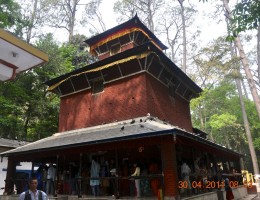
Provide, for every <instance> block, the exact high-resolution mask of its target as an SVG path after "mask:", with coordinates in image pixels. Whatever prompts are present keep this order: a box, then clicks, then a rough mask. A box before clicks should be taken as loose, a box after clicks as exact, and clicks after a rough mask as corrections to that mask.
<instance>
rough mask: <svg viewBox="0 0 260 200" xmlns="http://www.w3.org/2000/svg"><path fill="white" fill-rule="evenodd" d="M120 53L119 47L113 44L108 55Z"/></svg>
mask: <svg viewBox="0 0 260 200" xmlns="http://www.w3.org/2000/svg"><path fill="white" fill-rule="evenodd" d="M120 52H121V45H120V44H119V43H117V44H114V45H112V46H111V47H110V55H115V54H117V53H120Z"/></svg>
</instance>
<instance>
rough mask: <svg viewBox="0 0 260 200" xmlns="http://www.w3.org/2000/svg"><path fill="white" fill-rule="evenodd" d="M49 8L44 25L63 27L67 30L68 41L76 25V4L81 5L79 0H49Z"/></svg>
mask: <svg viewBox="0 0 260 200" xmlns="http://www.w3.org/2000/svg"><path fill="white" fill-rule="evenodd" d="M50 3H51V9H50V10H49V11H48V12H49V17H50V18H49V20H48V21H46V25H47V26H49V27H54V28H59V29H65V30H66V31H67V32H68V35H69V37H68V41H70V40H71V38H72V36H73V35H74V28H75V26H76V22H77V20H76V14H77V11H78V10H77V8H78V6H81V5H82V4H80V0H50Z"/></svg>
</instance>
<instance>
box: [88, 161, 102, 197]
mask: <svg viewBox="0 0 260 200" xmlns="http://www.w3.org/2000/svg"><path fill="white" fill-rule="evenodd" d="M99 172H100V164H99V163H98V162H97V160H96V157H94V156H93V158H92V163H91V168H90V177H91V178H94V179H90V186H91V189H92V194H93V195H94V196H98V195H99V185H100V180H99Z"/></svg>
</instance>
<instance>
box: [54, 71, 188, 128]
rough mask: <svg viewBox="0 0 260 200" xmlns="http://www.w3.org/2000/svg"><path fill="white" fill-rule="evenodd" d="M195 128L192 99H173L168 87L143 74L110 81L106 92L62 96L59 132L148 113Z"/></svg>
mask: <svg viewBox="0 0 260 200" xmlns="http://www.w3.org/2000/svg"><path fill="white" fill-rule="evenodd" d="M148 112H149V113H150V114H151V115H152V116H157V117H159V118H160V119H165V120H167V121H170V122H171V123H172V124H174V125H178V126H179V127H183V128H185V129H186V130H188V131H191V119H190V113H189V112H190V110H189V104H188V102H185V101H184V100H183V99H181V98H179V97H178V96H177V95H176V99H175V100H174V101H172V100H171V99H170V97H169V95H168V90H167V88H166V87H165V86H164V85H162V84H161V83H159V82H158V81H157V80H156V79H154V78H152V77H151V76H150V75H148V74H145V73H142V74H138V75H135V76H132V77H128V78H125V79H122V80H119V81H116V82H113V83H109V84H106V85H105V87H104V91H103V92H102V93H99V94H96V95H92V94H91V90H87V91H83V92H80V93H76V94H73V95H69V96H66V97H63V98H61V106H60V117H59V131H60V132H63V131H67V130H73V129H79V128H85V127H91V126H95V125H100V124H103V123H111V122H114V121H116V120H117V121H120V120H125V119H131V118H135V117H141V116H145V115H146V114H147V113H148Z"/></svg>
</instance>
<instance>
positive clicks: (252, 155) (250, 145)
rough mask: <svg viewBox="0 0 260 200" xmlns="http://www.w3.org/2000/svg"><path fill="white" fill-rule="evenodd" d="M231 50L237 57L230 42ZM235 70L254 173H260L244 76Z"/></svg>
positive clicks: (236, 68) (237, 69) (233, 56)
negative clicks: (248, 113) (246, 102)
mask: <svg viewBox="0 0 260 200" xmlns="http://www.w3.org/2000/svg"><path fill="white" fill-rule="evenodd" d="M230 51H231V57H232V58H235V57H237V55H236V54H237V53H236V49H235V47H233V45H232V44H230ZM234 72H235V73H234V74H235V82H236V86H237V90H238V95H239V102H240V106H241V112H242V117H243V122H244V127H245V132H246V136H247V141H248V146H249V151H250V155H251V159H252V163H253V169H254V174H259V167H258V162H257V157H256V153H255V148H254V143H253V139H252V134H251V131H250V125H249V122H248V117H247V113H246V108H245V103H244V99H243V93H242V87H241V79H240V78H238V77H242V76H237V75H238V74H240V71H239V67H235V71H234Z"/></svg>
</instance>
